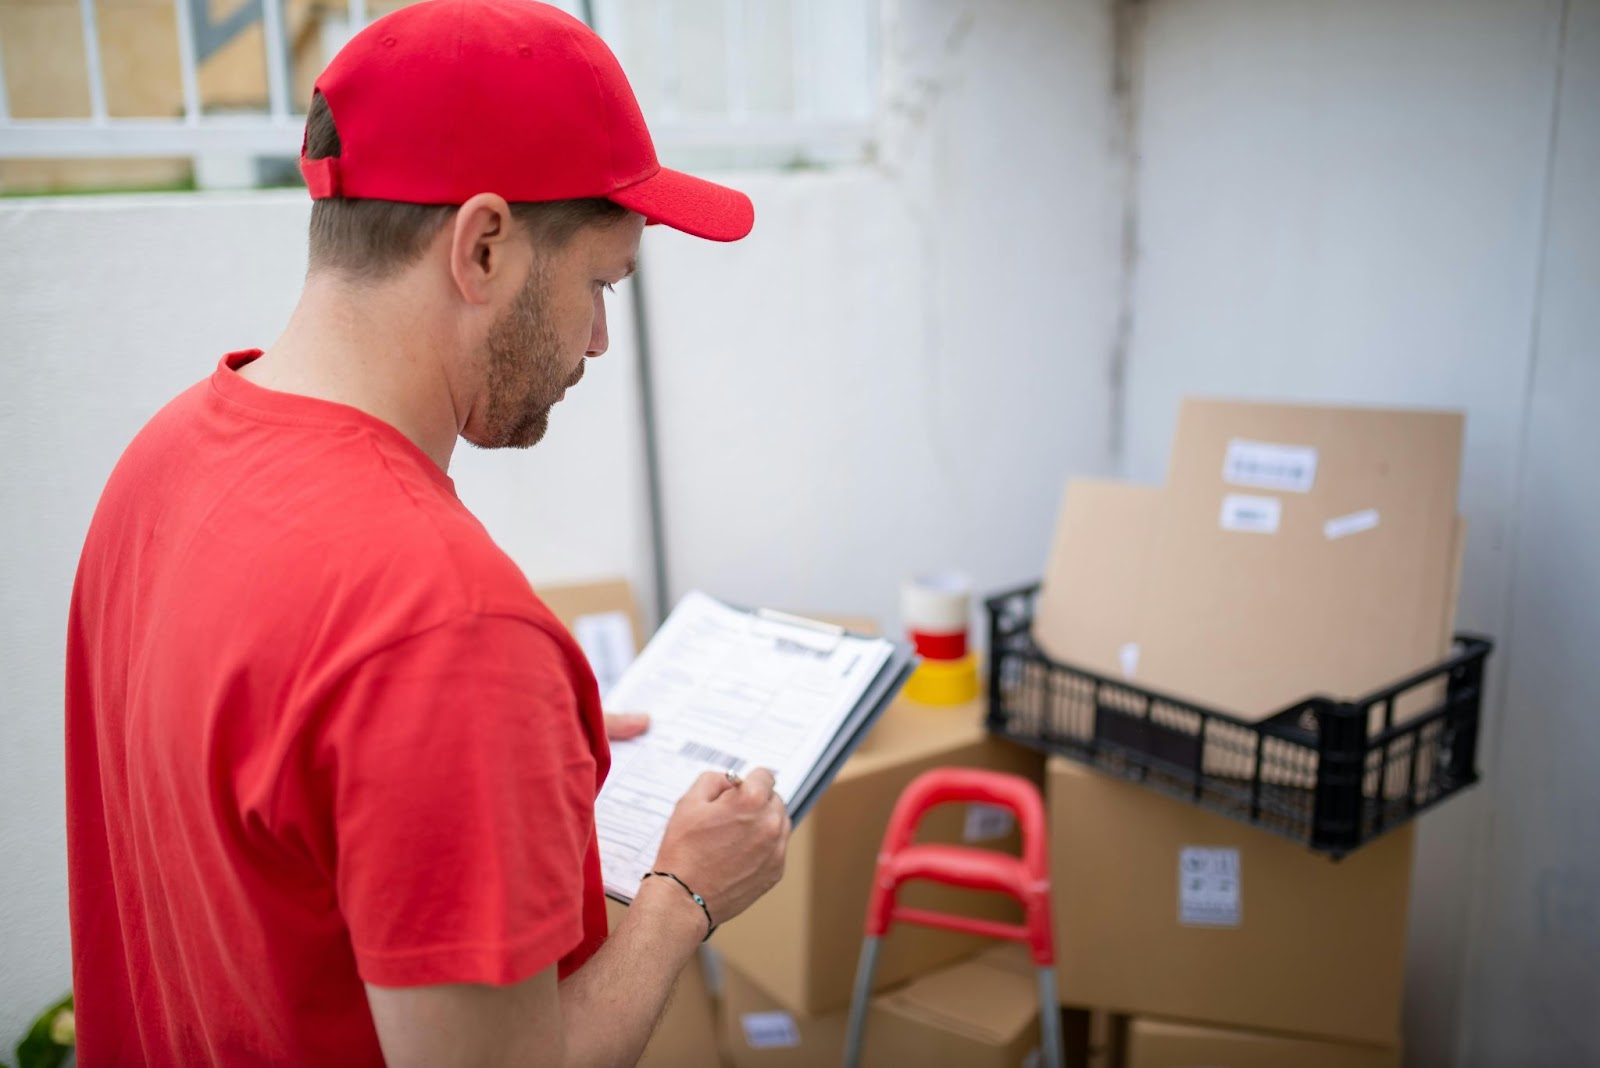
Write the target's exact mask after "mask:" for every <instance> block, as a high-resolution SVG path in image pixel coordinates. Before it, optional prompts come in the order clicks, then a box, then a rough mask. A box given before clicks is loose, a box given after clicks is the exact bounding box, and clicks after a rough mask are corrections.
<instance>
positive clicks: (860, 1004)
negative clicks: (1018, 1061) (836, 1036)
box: [844, 938, 1060, 1068]
mask: <svg viewBox="0 0 1600 1068" xmlns="http://www.w3.org/2000/svg"><path fill="white" fill-rule="evenodd" d="M881 941H882V940H881V939H878V938H867V939H865V940H863V941H862V943H861V963H860V964H858V965H857V966H856V987H855V992H854V993H853V994H851V996H850V1030H849V1031H848V1032H847V1033H846V1035H845V1040H844V1068H858V1066H859V1065H860V1064H861V1046H862V1042H863V1040H864V1039H865V1038H866V1035H867V1008H868V1006H869V1005H870V1004H871V1002H872V978H873V975H874V973H876V972H877V970H878V947H879V944H880V942H881ZM1051 978H1052V979H1054V978H1055V976H1054V975H1053V974H1052V976H1051ZM1056 1044H1057V1045H1058V1046H1059V1045H1060V1042H1059V1041H1058V1042H1057V1043H1056Z"/></svg>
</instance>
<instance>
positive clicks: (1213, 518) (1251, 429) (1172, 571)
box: [1139, 400, 1463, 717]
mask: <svg viewBox="0 0 1600 1068" xmlns="http://www.w3.org/2000/svg"><path fill="white" fill-rule="evenodd" d="M1462 425H1463V421H1462V417H1461V416H1460V415H1459V414H1455V413H1443V412H1404V411H1387V410H1378V409H1333V408H1303V407H1294V406H1287V405H1262V404H1245V403H1235V402H1223V401H1199V400H1190V401H1187V402H1185V404H1184V406H1183V410H1182V414H1181V416H1180V419H1179V423H1178V431H1177V435H1176V437H1175V439H1174V442H1173V447H1172V460H1171V466H1170V469H1169V472H1168V480H1167V487H1166V490H1165V492H1164V494H1163V497H1162V506H1161V510H1160V511H1161V514H1160V518H1159V519H1158V521H1157V528H1158V532H1157V536H1156V539H1155V543H1154V545H1153V546H1152V549H1151V551H1150V557H1149V559H1150V565H1149V575H1148V581H1147V582H1146V584H1145V589H1144V599H1145V604H1144V608H1143V610H1142V612H1141V618H1142V619H1143V620H1144V626H1145V633H1144V636H1143V638H1142V639H1141V647H1142V648H1141V654H1140V666H1139V678H1140V680H1141V681H1143V682H1145V683H1146V684H1147V685H1151V686H1155V687H1157V688H1159V689H1163V690H1168V691H1172V692H1174V693H1175V694H1176V695H1178V696H1182V697H1188V698H1190V699H1192V700H1195V701H1198V702H1201V703H1204V704H1209V705H1214V706H1218V707H1221V708H1224V709H1227V710H1229V711H1233V712H1235V713H1236V714H1239V715H1243V716H1246V717H1252V716H1254V717H1264V716H1267V715H1270V714H1272V713H1274V712H1277V711H1280V710H1282V709H1283V708H1284V707H1285V706H1287V705H1289V704H1290V703H1292V702H1294V701H1296V700H1298V699H1299V698H1301V697H1304V696H1306V694H1307V691H1308V690H1310V691H1314V692H1323V693H1329V694H1332V695H1334V696H1340V697H1354V696H1359V695H1360V694H1361V693H1363V692H1365V691H1368V690H1371V689H1374V688H1377V687H1379V686H1382V685H1384V684H1386V683H1388V682H1391V681H1393V680H1394V679H1397V678H1400V677H1402V676H1404V675H1406V674H1409V673H1410V672H1412V671H1414V670H1416V669H1418V668H1420V667H1423V666H1425V665H1426V664H1428V663H1429V662H1431V661H1433V660H1435V659H1437V658H1438V656H1439V654H1440V652H1441V650H1442V648H1443V646H1444V639H1443V637H1442V635H1441V633H1440V621H1441V619H1442V618H1443V616H1444V609H1445V604H1446V601H1447V598H1448V595H1449V588H1450V585H1451V576H1450V565H1451V562H1452V559H1451V558H1452V539H1453V535H1454V525H1455V519H1456V498H1457V489H1458V483H1459V478H1460V467H1461V440H1462ZM1235 440H1248V441H1254V442H1264V443H1272V444H1283V445H1290V446H1306V447H1311V448H1314V449H1316V450H1317V456H1318V463H1317V468H1316V475H1315V480H1314V482H1313V483H1312V488H1311V489H1310V491H1309V492H1306V493H1294V492H1278V491H1273V490H1268V489H1261V488H1252V487H1249V486H1243V485H1237V484H1232V483H1230V482H1228V481H1225V479H1224V477H1223V468H1224V462H1225V459H1226V456H1227V454H1228V449H1229V445H1230V442H1233V441H1235ZM1229 494H1246V495H1252V496H1262V497H1271V498H1274V499H1276V500H1278V501H1279V502H1280V503H1281V508H1282V519H1281V524H1280V526H1279V529H1278V531H1277V532H1276V533H1273V534H1255V533H1241V532H1237V531H1231V530H1225V529H1223V528H1222V525H1221V523H1220V522H1219V516H1220V513H1221V509H1222V504H1223V500H1224V498H1225V497H1226V496H1227V495H1229ZM1366 509H1376V510H1377V512H1378V514H1379V523H1378V525H1377V527H1376V528H1374V529H1371V530H1366V531H1363V532H1361V533H1356V534H1351V535H1349V536H1346V537H1341V538H1337V539H1333V540H1330V539H1329V538H1328V537H1327V536H1326V534H1325V532H1324V524H1325V523H1326V522H1327V521H1328V520H1331V519H1336V518H1338V517H1342V516H1348V515H1352V514H1354V513H1357V512H1360V511H1363V510H1366Z"/></svg>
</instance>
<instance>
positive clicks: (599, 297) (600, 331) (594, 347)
mask: <svg viewBox="0 0 1600 1068" xmlns="http://www.w3.org/2000/svg"><path fill="white" fill-rule="evenodd" d="M610 347H611V338H610V337H609V336H608V335H607V333H606V295H605V292H604V291H603V290H602V291H601V292H600V293H598V294H596V296H595V298H594V327H593V328H592V329H591V330H590V331H589V348H588V350H587V351H586V352H585V353H584V355H585V356H603V355H605V351H606V349H608V348H610Z"/></svg>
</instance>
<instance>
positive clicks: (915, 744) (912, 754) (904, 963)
mask: <svg viewBox="0 0 1600 1068" xmlns="http://www.w3.org/2000/svg"><path fill="white" fill-rule="evenodd" d="M939 767H975V768H989V769H992V770H996V771H1003V772H1010V773H1012V774H1016V775H1021V776H1024V777H1025V778H1028V779H1030V780H1032V781H1034V782H1038V781H1040V780H1041V778H1042V772H1043V760H1042V758H1041V757H1040V756H1039V755H1038V754H1037V753H1034V752H1032V751H1030V750H1027V749H1023V748H1021V747H1019V746H1014V745H1011V744H1009V743H1007V742H1004V741H1000V740H997V739H994V738H991V737H989V735H988V734H987V733H986V732H985V730H984V727H983V707H982V704H981V702H974V703H971V704H967V705H958V706H954V707H950V708H928V707H925V706H920V705H914V704H911V703H909V702H896V703H895V704H894V705H892V706H891V707H890V708H889V709H888V711H886V712H885V713H884V714H883V718H882V719H880V720H879V721H878V723H877V725H876V726H874V727H873V729H872V731H871V733H869V734H868V736H867V738H866V740H865V741H864V742H863V743H862V745H861V748H860V749H858V750H857V751H856V752H855V753H854V754H853V755H852V756H851V757H850V759H849V760H847V761H846V762H845V764H844V766H843V767H842V768H841V769H840V770H839V774H838V777H837V778H835V779H834V782H833V784H832V785H831V786H830V787H829V788H828V790H827V792H826V793H825V794H823V796H822V798H821V799H820V800H819V801H818V802H817V803H816V806H815V807H814V808H813V809H812V810H811V812H810V814H809V815H808V816H807V817H806V819H805V820H804V821H803V822H802V823H801V824H800V826H799V827H797V828H796V829H795V832H794V837H793V838H792V839H791V840H790V843H789V854H788V865H787V869H786V871H785V874H784V877H783V881H782V882H781V883H779V884H778V885H777V887H775V888H774V889H773V890H772V891H771V892H770V893H768V894H767V896H766V897H764V898H762V899H761V900H760V901H758V902H756V904H755V905H754V906H753V907H752V908H751V909H750V910H749V911H748V912H746V913H745V914H744V915H743V916H740V917H738V918H736V919H734V920H732V921H730V922H729V923H727V924H726V925H724V926H723V927H722V928H721V929H720V930H719V931H718V932H717V936H716V939H715V941H716V945H717V950H718V952H719V953H720V954H721V955H722V957H723V958H724V959H725V960H726V961H727V962H728V964H729V965H731V966H732V967H733V968H734V969H737V970H738V971H740V972H743V973H744V974H745V975H746V976H748V977H750V978H751V979H753V980H755V981H756V982H758V983H759V984H760V985H761V987H762V988H763V989H765V990H766V991H767V992H768V993H770V994H771V995H772V996H773V997H774V998H776V999H777V1000H778V1002H779V1003H780V1004H782V1005H783V1006H784V1007H785V1008H786V1009H788V1010H789V1011H791V1012H794V1013H797V1014H800V1015H802V1016H807V1017H814V1016H822V1015H825V1014H827V1013H830V1012H833V1011H835V1010H838V1009H842V1008H845V1007H846V1006H847V1005H849V1003H850V992H851V985H852V983H853V981H854V977H855V972H856V963H857V960H858V958H859V956H860V953H861V940H862V934H863V931H864V925H865V922H866V915H867V898H868V896H869V894H870V891H871V888H872V877H873V872H874V871H875V870H876V868H877V859H878V848H879V846H880V845H882V842H883V832H884V829H885V827H886V826H887V825H888V822H889V814H890V812H891V811H893V809H894V804H895V802H896V801H897V800H898V799H899V797H900V793H901V791H902V790H904V789H905V787H906V786H907V785H908V784H909V783H910V782H911V780H912V779H914V778H916V777H917V776H918V775H920V774H921V773H922V772H924V771H928V770H930V769H932V768H939ZM1008 817H1009V814H1007V813H1001V812H999V811H997V810H993V809H988V808H986V807H985V806H981V805H946V806H941V807H940V808H937V809H934V810H933V811H932V812H930V813H929V814H928V816H927V818H926V819H924V820H923V822H922V830H921V833H920V834H919V835H918V839H919V841H930V842H953V843H969V844H976V845H979V846H982V847H984V848H995V849H1000V850H1008V851H1010V852H1013V853H1015V852H1016V851H1017V848H1018V844H1017V835H1016V831H1015V827H1014V825H1013V823H1012V821H1011V820H1010V819H1009V818H1008ZM900 900H901V901H902V902H903V903H905V904H906V905H909V906H912V907H917V908H929V909H937V910H941V911H945V912H958V913H964V914H967V915H972V916H979V917H983V918H986V919H993V920H1001V921H1004V922H1010V923H1017V922H1020V921H1021V910H1020V908H1019V907H1018V906H1017V905H1016V903H1015V902H1012V901H1011V900H1009V899H1006V898H1002V897H999V896H997V895H993V894H983V893H978V892H976V891H970V890H962V889H958V888H955V887H948V886H936V885H932V884H926V883H912V884H909V885H908V886H907V887H906V888H905V890H904V891H903V892H902V894H901V898H900ZM990 944H991V943H989V942H987V941H985V940H983V939H979V938H974V937H972V936H970V935H957V934H953V933H951V932H948V931H937V930H933V929H931V928H925V927H913V926H909V925H902V926H900V927H897V928H895V929H894V931H893V932H891V934H890V936H889V937H888V938H887V939H885V941H884V946H883V952H882V955H881V957H880V958H879V963H878V969H877V986H876V989H878V990H884V989H887V988H888V987H891V986H894V985H896V984H899V983H901V982H904V981H905V980H907V979H910V978H913V977H915V976H919V975H923V974H926V973H928V972H930V971H933V970H935V969H937V968H940V967H942V966H943V965H946V964H951V963H954V962H956V961H959V960H961V959H963V958H965V957H969V956H971V955H973V954H974V953H977V952H979V951H980V950H982V949H984V948H985V947H987V946H988V945H990Z"/></svg>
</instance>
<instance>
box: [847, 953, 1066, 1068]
mask: <svg viewBox="0 0 1600 1068" xmlns="http://www.w3.org/2000/svg"><path fill="white" fill-rule="evenodd" d="M986 956H987V955H986ZM1007 956H1008V957H1009V956H1010V955H1009V954H1008V955H1007ZM1013 960H1014V958H1012V959H1002V960H1000V961H996V960H995V959H994V958H993V957H992V956H990V957H989V958H988V959H983V958H978V959H974V960H971V961H967V962H965V963H962V964H957V965H954V966H953V967H950V968H945V969H943V970H941V971H938V972H934V973H933V974H931V975H927V976H924V977H923V978H921V979H917V980H915V981H913V982H911V983H909V984H907V985H906V986H905V987H903V988H901V989H900V990H897V991H894V992H893V993H889V994H884V995H882V996H881V997H879V998H878V999H877V1000H876V1001H875V1002H874V1003H873V1007H872V1014H871V1017H870V1019H869V1020H868V1023H867V1043H868V1045H869V1046H870V1047H871V1049H872V1051H873V1053H874V1055H875V1056H876V1058H877V1059H879V1060H881V1061H882V1062H883V1063H884V1064H893V1065H900V1066H904V1065H913V1064H915V1065H930V1066H932V1065H948V1066H950V1068H969V1066H970V1068H1020V1066H1021V1065H1022V1064H1023V1062H1024V1061H1025V1060H1026V1058H1027V1057H1028V1054H1029V1053H1031V1052H1032V1051H1033V1050H1034V1049H1035V1048H1036V1047H1038V1045H1039V995H1038V990H1037V987H1036V985H1035V983H1034V981H1033V978H1032V976H1031V975H1030V974H1028V972H1029V971H1030V969H1028V968H1026V967H1025V966H1024V967H1022V968H1018V967H1017V966H1015V964H1014V963H1013ZM1075 1059H1077V1060H1081V1054H1079V1055H1078V1057H1077V1058H1075Z"/></svg>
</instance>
